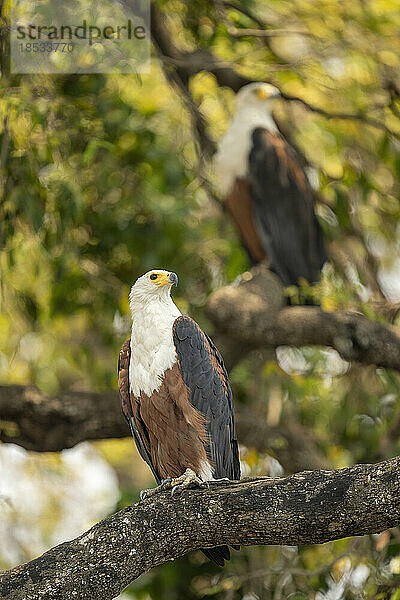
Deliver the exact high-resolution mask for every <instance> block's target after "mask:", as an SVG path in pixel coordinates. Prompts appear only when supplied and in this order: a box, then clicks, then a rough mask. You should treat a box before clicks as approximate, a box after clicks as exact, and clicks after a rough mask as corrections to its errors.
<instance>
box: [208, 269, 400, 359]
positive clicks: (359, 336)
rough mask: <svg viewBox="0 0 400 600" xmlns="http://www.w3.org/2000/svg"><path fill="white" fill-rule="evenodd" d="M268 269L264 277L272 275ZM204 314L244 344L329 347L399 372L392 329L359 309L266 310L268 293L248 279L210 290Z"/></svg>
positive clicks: (399, 346) (399, 339)
mask: <svg viewBox="0 0 400 600" xmlns="http://www.w3.org/2000/svg"><path fill="white" fill-rule="evenodd" d="M267 273H268V272H266V273H265V275H264V277H265V278H266V281H268V278H270V277H271V275H270V274H269V275H268V274H267ZM207 314H208V316H209V318H210V319H211V320H212V321H213V323H214V324H215V325H216V327H217V329H219V330H220V331H222V332H224V334H225V335H228V336H229V337H231V338H232V340H234V343H240V344H244V345H245V346H247V347H251V348H276V347H277V346H309V345H316V346H330V347H331V348H334V349H335V350H337V351H338V352H339V354H340V355H341V356H342V358H344V359H345V360H349V361H358V362H361V363H364V364H368V365H376V366H379V367H385V368H388V369H395V370H397V371H400V335H399V333H398V330H396V328H395V327H392V326H390V325H386V326H385V325H382V324H380V323H376V322H373V321H370V320H368V319H367V318H366V317H364V316H363V315H362V314H359V313H353V312H347V311H336V312H332V313H328V312H324V311H323V310H321V309H320V308H318V307H316V306H291V307H285V308H282V309H280V310H278V311H276V310H271V305H270V302H269V298H268V295H267V294H266V295H265V297H263V296H261V295H260V294H259V293H258V292H257V291H253V289H252V282H251V281H245V282H243V283H241V284H240V285H238V286H237V285H230V286H226V287H223V288H220V289H219V290H217V291H216V292H214V294H212V296H211V297H210V299H209V302H208V307H207Z"/></svg>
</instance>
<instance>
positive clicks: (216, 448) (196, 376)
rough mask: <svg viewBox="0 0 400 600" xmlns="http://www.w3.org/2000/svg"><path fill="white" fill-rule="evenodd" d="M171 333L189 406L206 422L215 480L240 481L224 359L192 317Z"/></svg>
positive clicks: (178, 321) (182, 320) (182, 319)
mask: <svg viewBox="0 0 400 600" xmlns="http://www.w3.org/2000/svg"><path fill="white" fill-rule="evenodd" d="M172 331H173V340H174V344H175V348H176V353H177V356H178V363H179V367H180V370H181V374H182V378H183V381H184V383H185V384H186V386H187V388H188V389H189V395H190V402H191V404H192V405H193V406H194V407H195V408H196V409H197V410H198V411H199V412H200V413H201V414H202V415H203V416H204V417H205V419H206V428H207V434H208V442H207V444H206V451H207V455H208V458H209V460H210V461H211V463H212V465H213V467H214V477H215V478H218V479H219V478H222V477H227V478H228V479H240V463H239V451H238V444H237V439H236V431H235V420H234V408H233V400H232V392H231V388H230V385H229V381H228V374H227V372H226V369H225V366H224V363H223V360H222V358H221V355H220V354H219V352H218V350H217V349H216V347H215V346H214V344H213V343H212V341H211V340H210V338H209V337H208V336H207V335H206V334H205V333H204V332H203V331H202V330H201V329H200V327H199V326H198V325H197V323H196V322H195V321H193V319H191V318H190V317H184V316H182V317H178V318H177V319H176V320H175V321H174V324H173V328H172Z"/></svg>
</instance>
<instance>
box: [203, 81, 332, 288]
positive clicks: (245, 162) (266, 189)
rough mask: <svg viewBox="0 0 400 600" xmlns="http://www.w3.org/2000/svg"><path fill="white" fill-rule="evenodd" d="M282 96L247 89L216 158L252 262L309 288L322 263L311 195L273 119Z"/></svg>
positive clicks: (260, 87)
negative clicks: (266, 263) (262, 264)
mask: <svg viewBox="0 0 400 600" xmlns="http://www.w3.org/2000/svg"><path fill="white" fill-rule="evenodd" d="M279 96H280V91H279V90H278V88H276V87H275V86H273V85H270V84H268V83H250V84H248V85H246V86H244V87H242V88H241V89H240V90H239V92H238V93H237V96H236V100H237V103H236V113H235V115H234V117H233V120H232V123H231V125H230V127H229V129H228V132H227V133H226V135H225V137H224V138H223V139H222V141H221V143H220V147H219V150H218V152H217V154H216V157H215V165H216V170H217V172H218V175H219V180H220V191H221V194H222V196H223V197H224V200H225V206H226V208H227V210H228V212H229V213H230V215H231V217H232V219H233V221H234V222H235V225H236V227H237V229H238V231H239V234H240V236H241V238H242V241H243V245H244V246H245V248H246V250H247V252H248V254H249V256H250V258H251V260H252V262H253V263H254V264H257V263H259V262H262V261H263V260H265V259H268V261H269V264H270V268H271V270H272V271H274V272H275V273H276V274H277V275H278V276H279V278H280V279H281V281H282V283H283V284H284V285H287V286H288V285H299V281H301V279H305V280H306V281H308V282H309V283H310V284H313V283H316V282H318V281H319V278H320V271H321V268H322V266H323V264H324V262H325V261H326V252H325V245H324V240H323V236H322V231H321V227H320V225H319V223H318V220H317V217H316V215H315V212H314V196H315V193H314V191H313V189H312V187H311V185H310V183H309V181H308V179H307V176H306V174H305V172H304V170H303V168H302V166H301V161H300V160H299V157H298V156H297V154H296V152H295V150H294V148H292V147H291V146H290V145H289V144H288V143H287V142H286V141H285V139H284V138H283V137H282V135H281V134H280V132H279V130H278V127H277V125H276V123H275V121H274V119H273V116H272V108H273V104H274V102H275V99H276V98H278V97H279Z"/></svg>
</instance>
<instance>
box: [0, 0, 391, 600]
mask: <svg viewBox="0 0 400 600" xmlns="http://www.w3.org/2000/svg"><path fill="white" fill-rule="evenodd" d="M158 6H159V8H160V9H161V10H162V11H163V12H164V13H165V15H166V19H167V20H166V24H167V27H168V29H169V31H170V33H171V38H172V39H173V40H174V43H175V44H177V45H178V46H179V47H180V48H181V49H183V50H185V51H191V50H196V49H209V50H211V51H212V52H213V53H214V54H215V56H216V57H217V58H218V60H219V61H221V62H223V63H226V64H227V65H229V66H230V67H232V68H233V69H235V70H236V71H237V72H238V73H240V74H241V75H243V76H244V77H246V78H248V79H255V80H267V81H270V82H272V83H275V84H276V85H278V86H279V88H280V89H281V90H282V92H283V95H284V97H283V98H282V100H281V103H280V106H279V107H278V112H277V118H278V119H279V123H280V126H281V128H282V130H283V131H284V132H285V135H287V137H288V138H289V139H290V141H291V142H292V143H293V144H295V145H296V146H297V148H298V149H299V151H300V152H301V153H302V154H303V155H304V157H305V159H306V160H307V161H308V163H309V165H310V176H311V177H312V180H313V182H314V184H315V186H316V187H317V188H318V189H319V190H320V192H321V201H320V203H319V205H318V214H319V218H320V221H321V224H322V226H323V229H324V233H325V236H326V239H327V243H328V247H329V256H330V261H329V263H328V264H327V265H326V267H325V269H324V272H323V277H322V283H321V286H320V288H319V290H318V295H319V301H320V302H321V304H322V306H323V308H325V309H326V310H336V309H349V310H356V311H359V312H363V313H365V314H366V315H367V316H368V317H369V318H371V319H374V320H379V321H381V322H383V323H387V322H391V323H394V324H396V322H397V323H398V319H397V309H398V303H399V302H400V203H399V176H400V72H399V66H400V37H399V31H400V4H399V2H398V0H352V1H351V2H343V1H341V0H318V1H317V0H291V1H290V2H289V1H286V0H268V1H258V0H246V1H243V2H239V1H237V2H232V3H230V2H224V1H215V2H199V1H197V0H194V1H192V2H190V3H187V2H184V1H178V0H176V1H175V0H172V1H168V2H160V3H158ZM4 10H5V11H6V12H5V13H4V12H3V14H5V15H6V14H7V5H6V6H5V8H4V7H3V11H4ZM4 23H5V22H3V25H4ZM248 30H251V31H252V33H251V32H249V31H248ZM255 30H256V31H263V32H264V33H263V34H257V33H254V31H255ZM2 31H4V29H2ZM246 32H247V33H246ZM1 50H2V54H1V58H2V67H1V68H2V77H1V80H0V176H1V179H0V249H1V254H0V307H1V312H0V382H1V383H2V384H11V383H19V384H33V385H35V386H37V387H38V388H39V389H40V390H42V391H43V392H44V393H46V394H49V395H56V394H57V393H58V392H59V391H60V390H66V389H74V390H95V391H103V390H109V389H110V388H114V389H115V390H116V362H117V357H118V352H119V349H120V346H121V344H122V342H123V341H124V340H125V339H126V337H127V336H128V334H129V327H130V321H129V312H128V293H129V289H130V286H131V285H132V283H133V282H134V280H135V279H136V277H138V276H139V275H141V274H142V273H144V272H145V271H147V270H149V269H151V268H155V267H159V268H166V269H171V270H174V271H175V272H177V273H178V275H179V278H180V285H179V288H178V289H177V291H176V293H175V300H176V302H177V304H178V306H179V308H180V309H181V310H182V311H183V312H185V313H188V314H190V315H191V316H193V317H194V318H195V319H197V320H198V322H199V323H200V324H201V326H202V327H203V328H205V329H206V330H207V331H208V332H209V333H212V330H211V324H210V323H209V322H208V320H207V318H206V316H205V314H204V306H205V303H206V300H207V297H208V295H209V294H210V293H211V292H212V291H213V290H215V289H217V288H218V287H220V286H221V285H223V284H225V283H228V282H232V281H234V280H235V278H236V277H238V276H239V275H240V274H241V273H243V272H244V271H246V270H248V269H249V267H250V265H249V263H248V259H247V256H246V254H245V252H244V251H243V249H242V247H241V245H240V242H239V240H238V237H237V235H236V232H235V229H234V227H233V225H232V224H231V223H230V222H229V220H228V217H227V215H226V214H224V212H223V211H222V209H221V206H220V205H219V204H218V203H217V202H216V201H215V199H214V198H213V197H212V195H211V196H210V194H208V193H207V192H208V191H209V186H208V185H206V186H205V185H204V178H206V179H207V181H208V182H209V183H210V184H211V185H213V183H214V181H215V179H214V177H215V176H214V174H213V172H212V168H211V167H210V164H209V162H207V161H205V162H204V161H202V160H200V161H199V158H200V159H201V158H202V157H203V158H204V156H203V154H202V149H201V147H200V148H199V145H198V140H197V138H196V136H195V134H194V133H193V128H192V122H191V116H190V114H189V112H188V110H187V103H185V101H184V99H183V97H182V94H181V91H180V90H179V89H172V88H171V87H170V86H169V84H168V83H167V81H166V79H165V77H164V74H163V71H162V65H161V62H160V59H159V57H158V56H157V54H156V53H155V52H153V60H152V70H151V73H150V74H148V75H143V76H139V75H138V76H135V75H102V74H100V75H80V76H77V75H68V76H43V75H42V76H39V75H37V76H35V75H32V76H27V75H26V76H18V75H11V74H10V73H9V72H8V70H7V64H8V53H7V42H6V39H5V36H2V38H1ZM206 67H207V65H205V69H204V70H202V71H201V72H199V73H197V74H195V75H194V76H193V77H191V79H190V82H189V90H190V93H191V95H192V97H193V99H194V102H195V105H196V106H197V107H198V109H199V110H200V111H201V112H202V114H203V115H204V118H205V128H206V131H207V134H208V136H209V138H210V139H212V140H215V141H218V139H220V137H221V136H222V135H223V133H224V131H225V130H226V127H227V124H228V122H229V119H230V117H231V116H232V113H233V110H234V93H233V91H232V90H230V89H229V88H226V87H220V86H219V85H218V83H217V80H216V79H215V77H214V75H212V74H210V73H209V72H208V71H207V68H206ZM296 98H297V99H301V100H302V101H299V100H296ZM186 100H187V99H186ZM396 319H397V320H396ZM231 382H232V387H233V392H234V397H235V400H236V406H237V412H238V415H239V416H240V414H241V412H242V413H243V414H244V413H245V414H246V415H249V414H250V415H251V414H253V415H254V423H256V422H257V423H259V422H260V417H261V416H262V417H263V418H264V420H265V423H266V425H267V426H268V427H270V428H273V430H274V432H275V435H274V437H273V438H271V439H265V441H264V449H260V444H259V443H258V444H254V443H253V441H252V435H251V427H250V428H249V435H248V436H246V439H242V440H239V441H240V443H241V460H242V467H243V472H244V474H266V475H267V474H272V475H281V474H282V473H283V472H285V473H290V472H291V471H295V470H296V468H297V466H298V465H299V464H304V467H303V468H306V466H307V464H308V463H309V468H314V467H315V466H316V465H317V464H319V465H326V466H327V467H328V466H330V467H335V468H340V467H344V466H347V465H351V464H354V463H356V462H368V461H375V460H378V459H382V458H385V457H390V456H393V455H395V454H396V453H398V452H399V450H400V448H399V442H398V435H399V432H400V397H399V390H400V387H399V376H398V374H396V373H394V372H390V371H387V370H385V369H382V368H379V369H376V368H375V367H374V366H360V365H358V364H352V365H350V364H348V363H345V362H344V361H343V360H341V359H340V358H339V356H338V355H337V353H336V352H335V351H333V350H328V349H326V348H323V349H318V348H298V349H295V348H291V349H289V348H279V349H278V351H277V360H276V361H274V360H271V356H270V355H268V356H267V355H265V354H263V353H261V352H259V353H256V354H255V355H251V356H247V357H246V358H245V359H244V360H243V361H242V362H240V363H239V364H238V365H237V366H236V367H235V368H234V370H233V371H232V372H231ZM116 393H117V392H116ZM121 418H122V417H121ZM288 427H290V428H291V430H292V431H294V433H293V436H294V438H295V439H296V440H297V441H298V442H299V443H298V445H297V446H296V444H295V443H294V444H293V445H292V446H291V445H290V444H289V446H288V447H286V446H287V445H288V440H287V437H285V436H283V435H279V430H280V429H281V430H282V431H285V430H287V428H288ZM1 428H2V429H4V428H7V423H5V422H1ZM8 434H9V432H8ZM127 434H128V431H127ZM302 437H303V438H306V439H307V440H312V444H313V456H312V458H311V455H310V456H308V455H307V456H306V455H302V453H303V452H304V447H305V446H304V444H303V445H302V444H301V443H300V442H301V438H302ZM285 447H286V451H287V452H286V455H287V456H288V458H287V460H286V461H285V464H284V465H282V464H281V462H280V460H279V457H280V455H281V452H282V448H284V449H285ZM150 485H152V476H151V473H150V472H149V470H148V469H147V467H146V465H144V464H143V462H142V461H141V460H140V458H139V457H138V454H137V452H136V449H135V447H134V444H133V441H132V440H130V439H129V438H127V439H122V440H105V441H100V442H95V443H88V442H85V443H83V444H80V445H79V446H77V447H75V448H72V449H69V450H66V451H63V452H61V453H57V454H38V453H30V452H26V451H25V450H24V449H22V448H20V447H18V446H16V445H13V444H3V445H1V446H0V531H1V538H2V544H1V546H0V567H1V568H9V567H11V566H13V565H15V564H17V563H20V562H23V561H27V560H29V559H31V558H33V557H35V556H37V555H39V554H40V553H42V552H43V551H45V550H46V549H47V548H49V547H50V546H52V545H54V544H56V543H59V542H61V541H63V540H66V539H69V538H71V537H73V536H75V535H78V534H79V533H81V532H83V531H84V530H85V529H87V528H88V527H89V526H90V525H92V524H93V523H95V522H96V521H98V520H99V519H101V518H102V517H104V516H106V515H107V514H110V513H112V512H113V511H115V510H117V509H118V508H120V507H122V506H125V505H126V504H128V503H131V502H133V501H136V500H137V499H138V494H139V491H140V489H142V488H143V487H148V486H150ZM234 554H235V555H234V557H233V559H232V561H231V562H230V563H229V564H228V565H227V566H226V567H225V568H224V569H223V570H220V569H218V568H217V567H215V566H213V565H211V564H210V563H208V562H207V561H206V560H205V558H203V556H202V555H201V554H199V553H192V554H191V555H190V556H188V557H185V558H183V559H182V560H179V561H176V562H173V563H169V564H166V565H164V566H162V567H160V568H156V569H154V570H152V571H151V572H150V573H148V574H146V575H143V576H142V577H141V578H140V579H139V580H138V581H136V582H134V583H133V584H132V585H131V586H130V587H129V588H128V589H127V590H126V591H125V592H124V594H122V595H121V596H120V598H121V599H122V598H123V599H124V600H128V599H130V598H132V599H146V600H159V599H163V600H175V599H185V600H186V599H187V600H190V599H197V598H203V597H211V598H212V597H214V598H218V599H245V600H257V599H258V598H260V599H262V598H265V599H271V600H272V599H273V600H279V599H286V598H290V599H292V600H300V599H305V598H315V599H316V600H340V599H342V598H343V599H347V598H351V599H353V598H354V599H361V598H375V599H377V600H378V599H386V598H390V599H391V600H396V599H397V600H398V599H399V598H400V587H399V586H400V532H399V531H397V530H393V531H390V532H385V533H383V534H381V535H379V536H366V537H365V538H360V539H345V540H340V541H337V542H334V543H329V544H324V545H322V546H309V547H302V548H300V547H299V548H297V547H270V548H265V547H254V548H243V549H242V550H241V552H240V553H234Z"/></svg>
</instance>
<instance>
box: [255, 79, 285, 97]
mask: <svg viewBox="0 0 400 600" xmlns="http://www.w3.org/2000/svg"><path fill="white" fill-rule="evenodd" d="M253 93H254V95H255V96H256V98H258V100H269V99H271V100H272V99H273V98H278V96H280V91H279V90H278V89H277V88H276V87H275V86H273V85H269V84H268V83H266V84H265V85H260V87H257V88H255V89H254V91H253Z"/></svg>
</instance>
